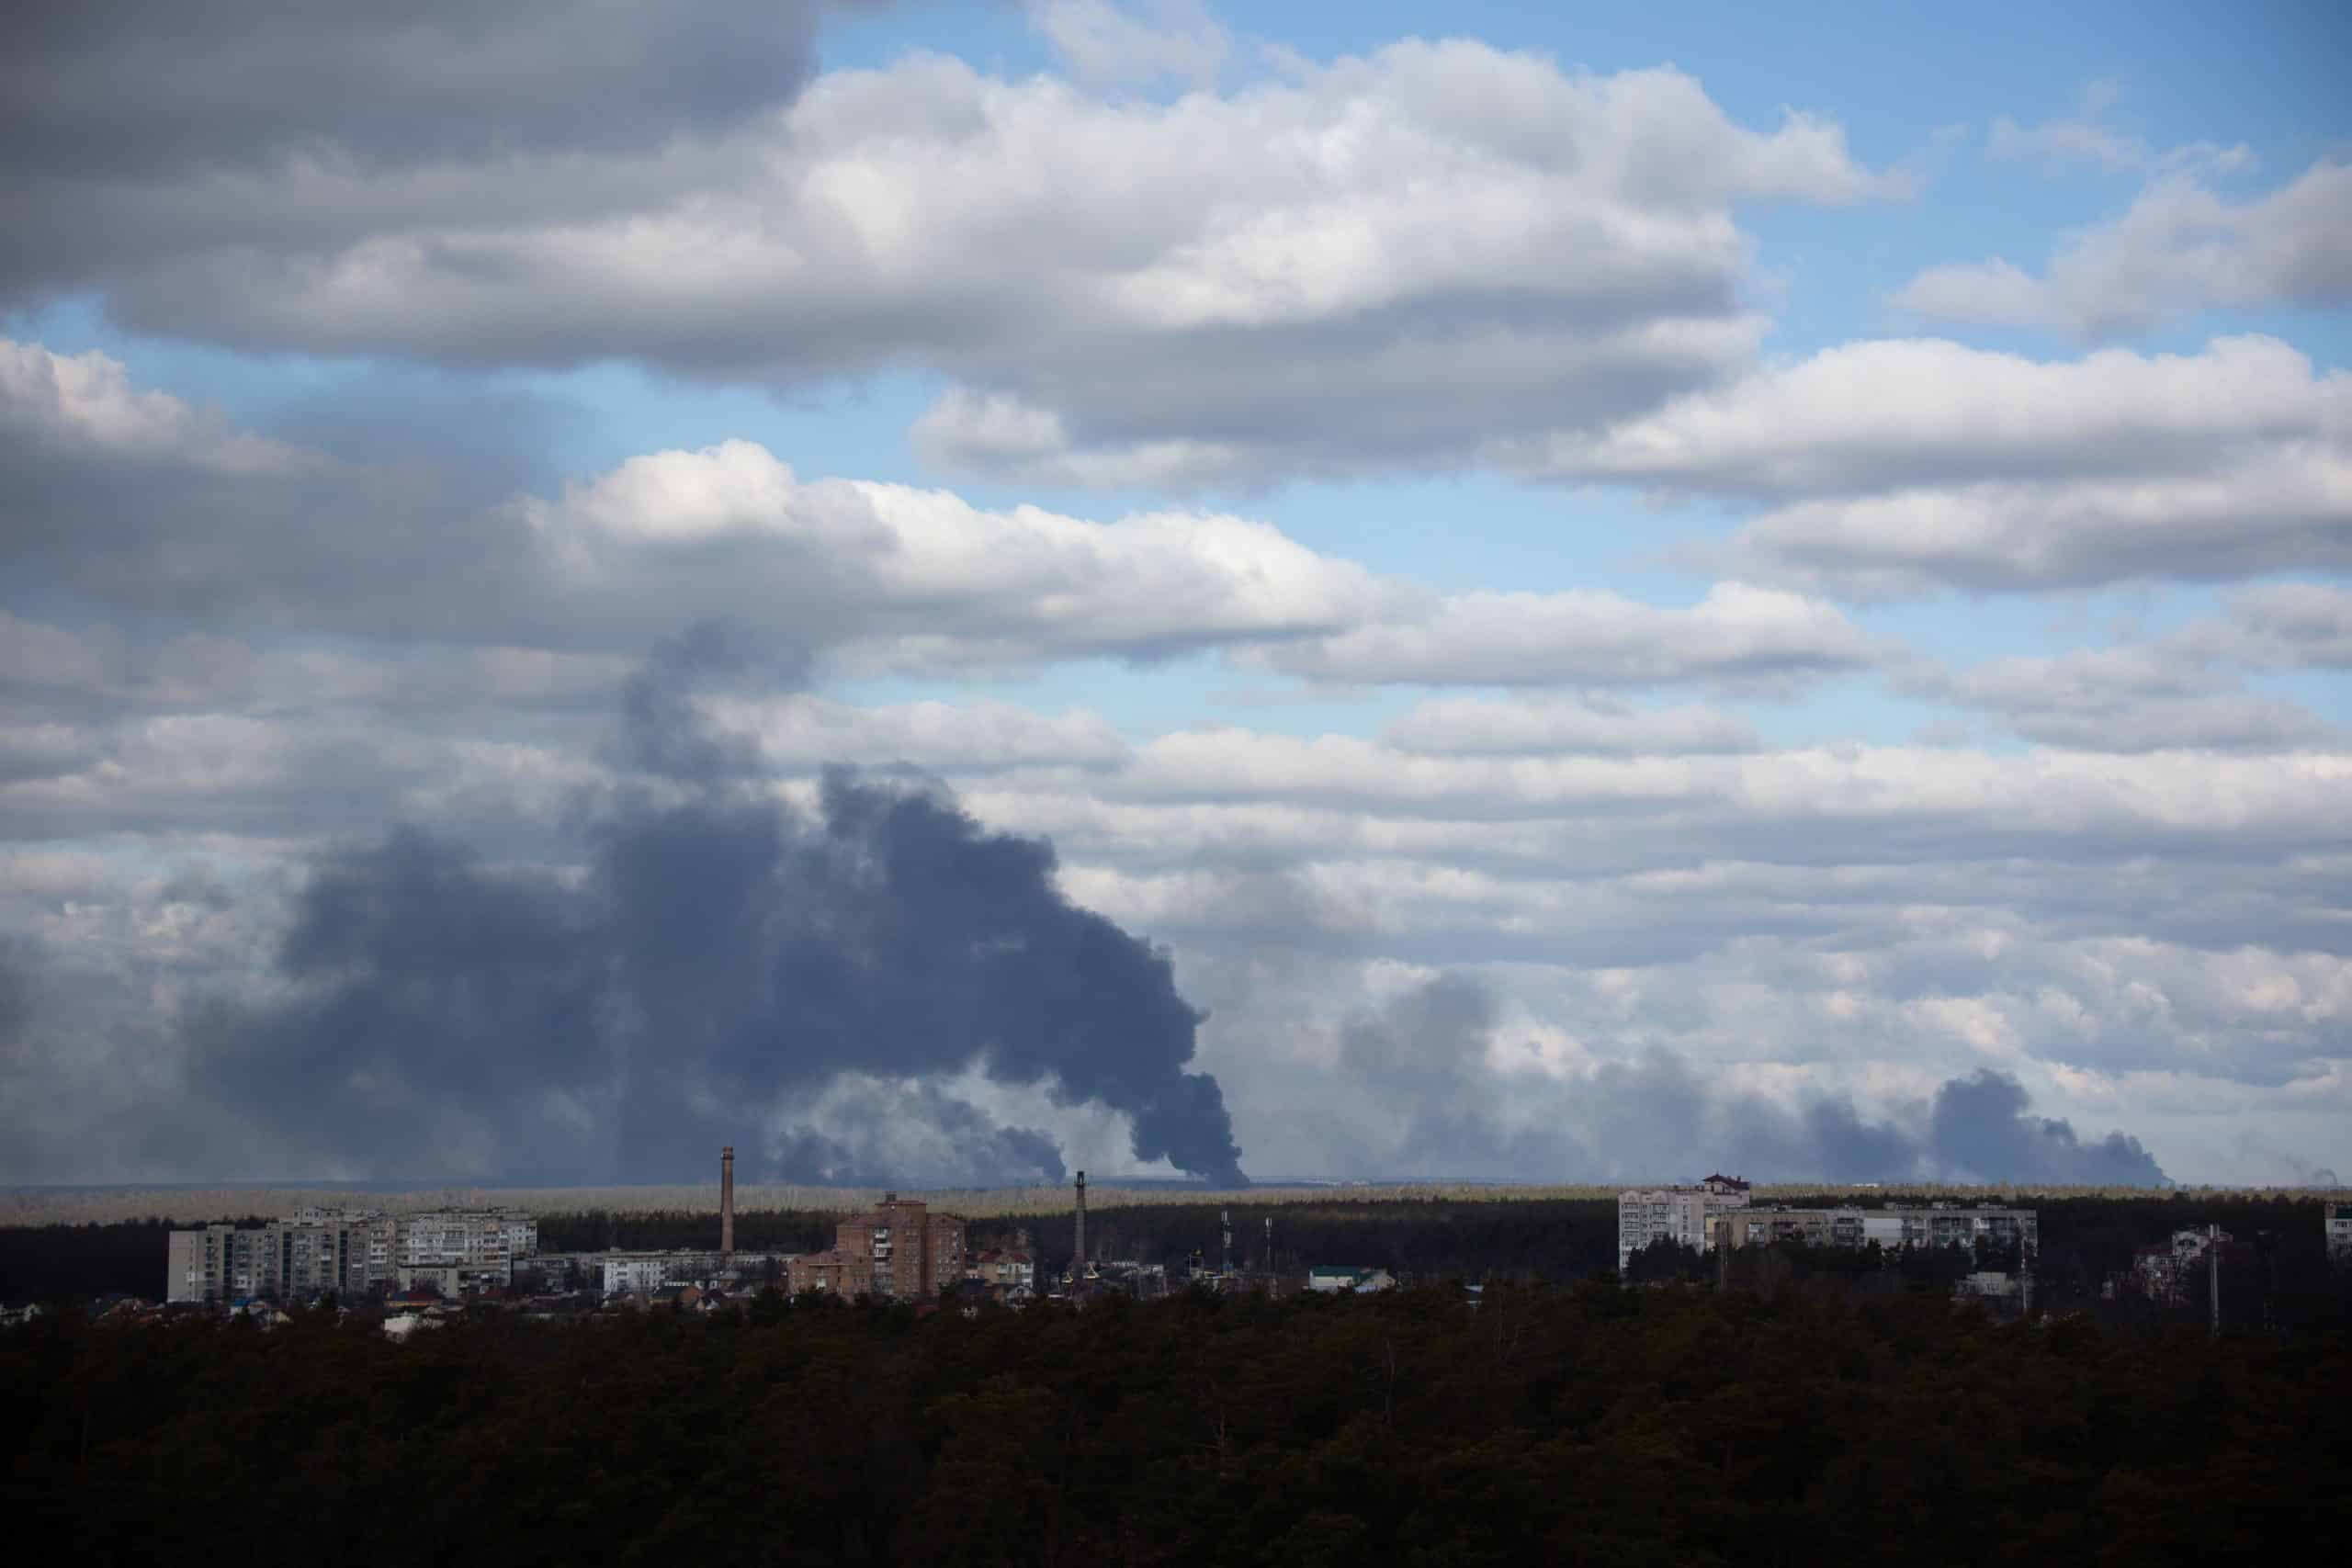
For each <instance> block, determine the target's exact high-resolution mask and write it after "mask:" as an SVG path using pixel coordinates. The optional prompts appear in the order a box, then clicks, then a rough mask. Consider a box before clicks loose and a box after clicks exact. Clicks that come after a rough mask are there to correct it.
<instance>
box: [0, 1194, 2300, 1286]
mask: <svg viewBox="0 0 2352 1568" xmlns="http://www.w3.org/2000/svg"><path fill="white" fill-rule="evenodd" d="M1863 1196H1864V1197H1866V1198H1867V1200H1868V1201H1865V1202H1864V1204H1863V1206H1865V1207H1874V1206H1877V1205H1879V1204H1881V1203H1883V1202H1892V1201H1897V1198H1898V1195H1897V1194H1894V1193H1877V1194H1868V1195H1863ZM1856 1199H1857V1195H1856V1194H1853V1193H1850V1192H1843V1193H1841V1192H1837V1191H1829V1192H1823V1193H1816V1194H1810V1195H1808V1194H1803V1193H1794V1194H1786V1195H1776V1197H1775V1200H1774V1201H1779V1202H1784V1203H1787V1204H1789V1205H1790V1206H1792V1207H1800V1208H1804V1207H1830V1206H1835V1205H1836V1204H1837V1203H1838V1202H1840V1201H1856ZM1979 1201H1995V1200H1992V1199H1990V1198H1984V1199H1981V1200H1979ZM2018 1203H2019V1206H2021V1207H2028V1208H2032V1209H2034V1210H2036V1211H2037V1212H2038V1213H2039V1214H2040V1217H2041V1218H2040V1224H2041V1263H2040V1268H2039V1269H2038V1274H2039V1276H2040V1280H2041V1286H2042V1289H2043V1297H2042V1299H2043V1301H2044V1302H2045V1303H2046V1304H2049V1305H2051V1306H2053V1307H2065V1306H2083V1305H2087V1304H2088V1303H2093V1302H2095V1301H2097V1300H2098V1299H2099V1288H2100V1286H2101V1285H2102V1284H2103V1283H2104V1282H2105V1281H2106V1279H2107V1277H2108V1276H2109V1274H2112V1273H2114V1272H2116V1271H2118V1270H2120V1269H2129V1268H2130V1267H2131V1257H2132V1253H2133V1251H2134V1250H2135V1249H2136V1248H2138V1247H2148V1246H2154V1245H2159V1244H2162V1243H2164V1242H2165V1241H2167V1240H2168V1239H2169V1238H2170V1237H2171V1235H2172V1233H2173V1232H2174V1231H2176V1230H2179V1229H2183V1228H2187V1227H2190V1226H2203V1225H2207V1224H2218V1225H2220V1226H2221V1227H2222V1229H2223V1230H2225V1231H2228V1232H2229V1233H2231V1235H2233V1236H2235V1237H2236V1238H2237V1239H2238V1240H2239V1241H2240V1242H2243V1243H2245V1244H2246V1245H2247V1246H2249V1247H2256V1246H2258V1247H2261V1248H2262V1250H2263V1253H2264V1257H2265V1258H2266V1260H2267V1261H2266V1262H2265V1265H2264V1267H2265V1268H2266V1269H2268V1270H2270V1271H2271V1272H2273V1273H2278V1272H2279V1271H2281V1270H2283V1273H2284V1277H2285V1278H2286V1279H2287V1280H2289V1281H2290V1283H2291V1282H2293V1281H2296V1280H2301V1281H2304V1282H2305V1283H2308V1282H2309V1281H2310V1280H2312V1278H2314V1277H2315V1275H2314V1270H2323V1271H2324V1267H2325V1265H2324V1256H2323V1252H2322V1248H2323V1245H2324V1243H2323V1235H2322V1233H2323V1228H2324V1227H2323V1224H2322V1208H2321V1205H2320V1203H2318V1202H2317V1201H2312V1200H2311V1199H2308V1198H2292V1197H2281V1196H2278V1195H2275V1194H2252V1195H2241V1194H2233V1193H2215V1192H2210V1191H2199V1192H2193V1193H2192V1192H2181V1193H2173V1194H2161V1195H2159V1194H2148V1195H2142V1196H2127V1195H2121V1194H2116V1195H2086V1196H2069V1197H2063V1198H2053V1197H2041V1198H2030V1199H2020V1200H2018ZM1220 1213H1230V1214H1231V1216H1232V1222H1233V1243H1234V1252H1235V1256H1236V1260H1237V1262H1238V1263H1241V1264H1244V1265H1247V1266H1248V1267H1250V1268H1252V1269H1263V1267H1264V1262H1265V1260H1264V1257H1263V1254H1264V1252H1265V1229H1264V1223H1265V1221H1266V1219H1267V1218H1268V1217H1270V1216H1271V1217H1272V1220H1273V1222H1274V1230H1273V1264H1274V1268H1275V1269H1276V1271H1277V1272H1280V1273H1283V1274H1286V1275H1295V1274H1296V1273H1298V1272H1300V1271H1302V1270H1304V1269H1307V1268H1309V1267H1312V1266H1314V1265H1317V1264H1324V1265H1354V1266H1359V1267H1364V1268H1382V1269H1388V1270H1389V1271H1390V1272H1392V1273H1394V1274H1396V1275H1397V1277H1398V1278H1400V1279H1443V1278H1448V1277H1455V1276H1458V1277H1460V1278H1463V1279H1484V1278H1487V1277H1489V1276H1493V1277H1498V1278H1502V1279H1510V1280H1550V1281H1552V1282H1554V1283H1555V1284H1566V1283H1569V1282H1572V1281H1574V1280H1582V1279H1586V1278H1589V1277H1590V1276H1592V1275H1595V1274H1599V1273H1601V1272H1603V1271H1605V1270H1609V1269H1614V1268H1615V1267H1616V1264H1617V1206H1616V1203H1615V1202H1614V1201H1611V1200H1600V1199H1589V1198H1572V1199H1560V1198H1534V1199H1525V1200H1516V1201H1508V1202H1498V1201H1488V1200H1478V1199H1471V1198H1462V1197H1454V1196H1446V1195H1432V1196H1430V1197H1429V1198H1426V1199H1416V1200H1406V1201H1398V1200H1396V1199H1393V1198H1389V1199H1382V1200H1371V1201H1365V1200H1342V1199H1333V1200H1329V1201H1317V1202H1311V1203H1307V1202H1300V1201H1296V1200H1295V1198H1286V1199H1285V1200H1284V1201H1281V1202H1277V1203H1253V1202H1250V1201H1247V1200H1246V1199H1242V1200H1239V1201H1203V1202H1183V1203H1177V1202H1170V1201H1165V1200H1164V1199H1157V1200H1155V1201H1152V1202H1149V1203H1129V1204H1118V1203H1114V1204H1110V1205H1107V1206H1103V1207H1098V1208H1096V1209H1095V1210H1094V1211H1093V1212H1092V1213H1090V1214H1089V1216H1088V1220H1087V1224H1088V1227H1089V1244H1088V1251H1089V1252H1091V1254H1092V1255H1093V1257H1094V1258H1096V1259H1097V1260H1103V1259H1122V1258H1124V1259H1132V1260H1134V1261H1136V1262H1140V1263H1178V1262H1182V1260H1184V1259H1187V1258H1190V1257H1191V1256H1192V1254H1193V1252H1194V1251H1195V1250H1198V1251H1199V1252H1200V1253H1201V1255H1202V1258H1203V1260H1204V1262H1206V1263H1207V1264H1208V1265H1209V1266H1210V1267H1211V1268H1215V1267H1216V1265H1217V1263H1218V1261H1219V1242H1218V1217H1219V1214H1220ZM839 1219H840V1215H838V1214H837V1213H831V1212H828V1211H822V1210H813V1209H797V1210H774V1209H770V1210H752V1211H748V1212H743V1213H738V1214H737V1215H736V1220H735V1238H736V1246H737V1247H739V1248H741V1249H742V1250H744V1251H755V1252H814V1251H819V1250H821V1249H822V1248H824V1247H830V1246H831V1245H832V1241H833V1228H834V1225H835V1224H837V1223H838V1221H839ZM250 1223H256V1224H257V1223H259V1222H258V1221H253V1222H250ZM172 1227H173V1223H172V1222H171V1221H168V1220H156V1221H141V1222H133V1223H130V1224H91V1225H41V1226H26V1227H19V1228H14V1229H0V1301H5V1302H22V1301H50V1300H56V1299H61V1298H70V1297H81V1296H94V1295H99V1294H103V1293H106V1292H129V1293H131V1294H136V1295H142V1296H152V1295H153V1294H154V1293H155V1292H157V1290H159V1289H160V1288H161V1285H162V1282H163V1278H164V1236H165V1235H166V1234H167V1233H168V1232H169V1231H170V1230H171V1229H172ZM1022 1235H1027V1236H1028V1237H1029V1240H1030V1244H1031V1246H1032V1247H1034V1248H1035V1250H1036V1252H1037V1253H1038V1255H1039V1257H1040V1259H1041V1260H1042V1262H1043V1263H1044V1264H1045V1266H1046V1268H1047V1269H1050V1270H1053V1271H1056V1272H1058V1271H1059V1270H1060V1269H1063V1268H1065V1267H1066V1266H1067V1265H1068V1264H1069V1258H1070V1254H1071V1247H1072V1234H1071V1220H1070V1216H1069V1215H1067V1214H1062V1215H1049V1216H1045V1217H1042V1218H1036V1219H1024V1218H994V1219H985V1220H976V1221H974V1222H973V1223H972V1224H971V1227H970V1232H969V1236H970V1241H971V1244H972V1246H973V1247H975V1248H980V1247H1010V1246H1012V1245H1013V1243H1014V1241H1015V1240H1016V1238H1017V1237H1019V1236H1022ZM539 1245H540V1247H542V1248H544V1249H545V1250H547V1251H550V1252H592V1251H602V1250H604V1249H605V1248H607V1247H622V1248H644V1249H664V1248H673V1247H683V1248H695V1249H699V1250H715V1249H716V1248H717V1247H718V1213H717V1212H716V1210H701V1211H693V1210H676V1211H672V1212H668V1213H614V1212H611V1211H607V1210H604V1209H590V1210H586V1211H582V1212H574V1213H543V1214H541V1216H540V1218H539ZM2296 1288H2301V1286H2297V1287H2296Z"/></svg>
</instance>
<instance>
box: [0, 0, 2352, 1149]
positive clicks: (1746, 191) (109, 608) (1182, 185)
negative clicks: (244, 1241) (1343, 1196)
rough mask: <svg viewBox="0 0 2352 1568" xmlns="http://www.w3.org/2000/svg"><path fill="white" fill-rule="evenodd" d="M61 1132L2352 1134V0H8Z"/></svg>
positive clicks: (36, 936) (71, 1143) (6, 818)
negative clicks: (299, 3)
mask: <svg viewBox="0 0 2352 1568" xmlns="http://www.w3.org/2000/svg"><path fill="white" fill-rule="evenodd" d="M0 44H5V47H0V105H5V106H6V107H5V108H0V146H5V149H6V154H5V156H0V236H5V238H0V480H5V482H4V483H0V1181H5V1182H10V1183H16V1184H39V1183H68V1182H70V1183H89V1182H156V1181H212V1180H273V1179H360V1180H364V1179H388V1180H389V1179H402V1180H416V1179H424V1180H465V1181H482V1182H487V1181H496V1180H501V1179H513V1180H531V1181H544V1180H582V1181H588V1180H596V1181H605V1180H616V1179H620V1180H629V1179H645V1180H669V1179H678V1178H680V1177H683V1176H690V1175H694V1174H696V1173H699V1172H700V1171H701V1170H702V1168H703V1167H704V1166H706V1165H707V1163H708V1156H709V1153H710V1151H711V1150H712V1149H713V1148H715V1146H716V1145H718V1144H720V1143H731V1144H732V1145H735V1146H736V1147H737V1149H738V1151H739V1158H740V1159H741V1161H742V1162H743V1164H744V1165H745V1168H746V1172H747V1179H753V1180H759V1179H795V1180H838V1181H854V1182H876V1183H903V1184H906V1185H910V1186H914V1185H926V1184H928V1185H948V1184H995V1183H1002V1182H1015V1181H1034V1180H1060V1179H1063V1178H1064V1177H1065V1176H1066V1174H1067V1173H1068V1171H1069V1170H1070V1169H1072V1168H1087V1169H1088V1170H1089V1171H1090V1173H1092V1174H1095V1175H1098V1176H1102V1177H1110V1178H1116V1177H1118V1176H1121V1175H1125V1176H1137V1177H1140V1176H1162V1177H1165V1176H1173V1175H1178V1174H1189V1175H1193V1176H1196V1177H1201V1178H1204V1179H1209V1180H1212V1181H1216V1182H1221V1183H1229V1182H1236V1181H1239V1180H1242V1179H1270V1178H1315V1179H1345V1178H1359V1177H1361V1178H1392V1179H1393V1178H1405V1177H1456V1178H1497V1179H1518V1180H1533V1181H1593V1180H1633V1179H1651V1180H1657V1179H1691V1178H1694V1177H1696V1176H1699V1175H1702V1174H1704V1173H1706V1172H1709V1171H1711V1170H1714V1169H1718V1168H1721V1169H1725V1170H1732V1171H1738V1172H1744V1173H1746V1174H1748V1175H1750V1176H1754V1177H1761V1178H1767V1179H1830V1180H1852V1181H1862V1180H1882V1179H1952V1180H2036V1181H2095V1182H2128V1183H2138V1184H2154V1183H2158V1182H2164V1181H2174V1182H2214V1183H2290V1182H2291V1183H2307V1182H2312V1181H2329V1180H2333V1179H2334V1176H2333V1173H2334V1172H2335V1171H2337V1170H2342V1169H2346V1168H2352V897H2347V894H2352V731H2348V730H2347V727H2348V726H2352V680H2347V671H2352V370H2347V354H2352V100H2347V99H2346V96H2345V95H2344V94H2343V93H2342V92H2341V90H2340V88H2341V83H2340V75H2341V70H2340V68H2341V62H2343V61H2344V60H2346V58H2352V17H2347V14H2346V12H2345V11H2344V9H2343V8H2342V7H2341V6H2335V5H2330V4H2325V3H2324V0H2323V3H2314V4H2275V5H2249V6H2236V7H2229V8H2217V7H2210V6H2163V7H2152V6H2144V5H2131V6H2101V5H2083V6H2062V7H2052V6H2003V5H1987V6H1974V7H1969V8H1966V9H1964V10H1963V9H1955V8H1953V7H1951V6H1872V7H1850V6H1776V7H1757V6H1736V5H1698V6H1683V7H1657V6H1533V7H1531V6H1487V5H1482V4H1454V5H1449V6H1443V7H1435V6H1408V5H1402V4H1389V5H1380V4H1367V5H1356V6H1284V5H1272V4H1269V5H1262V6H1251V7H1248V8H1241V7H1233V6H1212V5H1208V4H1204V3H1201V0H1135V3H1133V4H1125V5H1117V4H1113V3H1111V0H1035V3H1030V4H1013V3H1010V0H1005V3H998V4H987V5H972V6H942V5H914V4H908V5H884V4H876V3H867V0H861V3H854V4H852V3H841V4H831V5H827V4H817V3H814V0H763V3H759V4H751V3H733V0H715V3H711V4H687V3H684V0H515V3H513V4H509V5H505V6H497V7H488V8H485V7H481V6H470V5H458V4H454V3H443V0H410V3H407V4H402V5H400V6H381V5H368V6H361V5H356V4H344V5H334V4H328V5H319V6H303V7H293V8H288V7H285V6H277V5H275V4H270V3H266V0H244V3H228V4H222V5H219V6H206V7H199V8H190V7H186V6H178V5H174V4H169V3H166V0H105V3H99V4H81V5H74V6H63V5H37V6H29V7H19V8H16V9H13V10H11V12H10V13H9V16H8V17H7V19H6V21H0Z"/></svg>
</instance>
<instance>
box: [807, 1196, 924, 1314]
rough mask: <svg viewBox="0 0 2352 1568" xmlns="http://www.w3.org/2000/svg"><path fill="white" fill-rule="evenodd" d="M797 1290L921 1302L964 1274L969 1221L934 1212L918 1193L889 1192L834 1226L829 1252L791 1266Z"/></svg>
mask: <svg viewBox="0 0 2352 1568" xmlns="http://www.w3.org/2000/svg"><path fill="white" fill-rule="evenodd" d="M786 1274H787V1277H788V1280H789V1281H790V1285H791V1288H792V1292H793V1293H794V1294H796V1295H797V1294H798V1293H799V1292H802V1291H823V1292H827V1293H829V1294H832V1295H841V1296H857V1295H866V1294H872V1295H877V1296H888V1297H891V1298H894V1299H898V1300H903V1301H920V1300H923V1299H926V1298H928V1297H932V1296H936V1295H937V1294H939V1291H940V1287H941V1286H942V1285H948V1286H953V1285H954V1284H955V1283H956V1281H957V1280H961V1279H963V1277H964V1222H963V1221H962V1220H961V1219H959V1218H957V1217H956V1215H954V1214H934V1213H932V1212H931V1206H930V1205H929V1204H927V1203H925V1202H923V1201H922V1200H921V1199H919V1198H901V1197H899V1195H898V1194H897V1193H896V1192H888V1193H885V1194H884V1195H883V1198H882V1201H881V1202H880V1203H878V1204H876V1205H875V1207H874V1210H873V1212H872V1213H865V1214H853V1215H851V1216H850V1217H849V1218H847V1219H844V1220H842V1222H841V1223H840V1224H838V1225H836V1226H835V1227H834V1229H833V1245H832V1247H831V1250H830V1251H826V1252H811V1253H805V1254H803V1255H802V1256H800V1257H798V1258H794V1259H792V1261H791V1262H790V1263H788V1264H787V1265H786Z"/></svg>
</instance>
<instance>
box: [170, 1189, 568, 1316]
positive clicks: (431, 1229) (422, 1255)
mask: <svg viewBox="0 0 2352 1568" xmlns="http://www.w3.org/2000/svg"><path fill="white" fill-rule="evenodd" d="M517 1246H519V1247H521V1250H520V1251H517V1250H515V1248H516V1247H517ZM537 1246H538V1223H537V1221H536V1220H534V1219H532V1218H531V1217H530V1216H529V1215H528V1214H525V1213H520V1212H519V1211H514V1210H503V1209H481V1210H440V1211H435V1212H432V1213H421V1214H410V1215H394V1214H385V1213H378V1212H374V1211H360V1210H351V1209H328V1208H316V1207H313V1208H308V1209H302V1210H299V1211H297V1212H296V1213H293V1214H291V1215H289V1216H288V1217H287V1218H285V1219H281V1220H272V1221H271V1222H269V1223H268V1224H266V1225H262V1226H259V1227H254V1228H247V1229H242V1230H241V1229H239V1228H237V1227H236V1226H234V1225H207V1226H205V1227H204V1228H203V1229H202V1230H192V1231H174V1232H173V1233H172V1234H171V1238H170V1241H169V1242H168V1243H167V1250H166V1253H165V1270H166V1275H167V1278H166V1280H165V1284H164V1299H165V1300H167V1301H174V1302H204V1301H211V1302H228V1301H238V1300H243V1299H246V1298H250V1297H256V1296H274V1297H280V1298H288V1297H302V1296H311V1295H317V1294H319V1293H321V1292H326V1291H343V1292H365V1291H368V1290H369V1289H372V1288H373V1287H375V1286H377V1285H390V1284H394V1283H397V1284H400V1285H401V1286H403V1287H406V1286H408V1285H410V1284H411V1283H412V1282H413V1281H414V1280H417V1279H420V1278H424V1279H430V1280H432V1282H434V1283H435V1284H436V1285H443V1284H446V1283H448V1282H456V1283H458V1284H460V1285H486V1284H494V1285H503V1284H506V1283H507V1282H509V1281H510V1280H512V1279H513V1278H514V1267H515V1259H516V1258H526V1257H529V1256H530V1255H531V1254H532V1253H533V1252H535V1251H536V1250H537ZM419 1270H424V1273H423V1274H420V1273H419V1272H418V1271H419Z"/></svg>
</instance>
